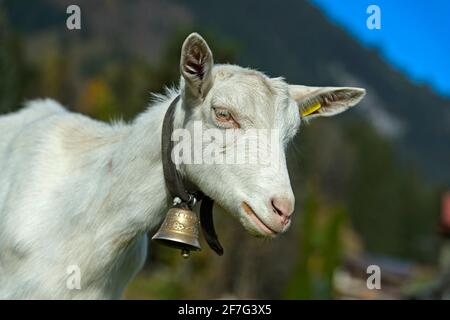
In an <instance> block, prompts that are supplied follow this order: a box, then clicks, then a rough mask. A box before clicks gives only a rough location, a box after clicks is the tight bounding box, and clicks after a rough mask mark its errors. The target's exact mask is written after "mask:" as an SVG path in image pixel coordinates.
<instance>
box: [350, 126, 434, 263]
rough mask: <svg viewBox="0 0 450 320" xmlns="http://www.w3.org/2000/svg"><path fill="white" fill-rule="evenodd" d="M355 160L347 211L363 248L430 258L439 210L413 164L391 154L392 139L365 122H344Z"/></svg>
mask: <svg viewBox="0 0 450 320" xmlns="http://www.w3.org/2000/svg"><path fill="white" fill-rule="evenodd" d="M346 138H347V139H349V140H351V141H352V143H353V146H354V150H355V154H356V159H355V161H354V163H355V167H354V174H353V175H352V182H351V188H350V192H349V199H348V200H347V201H348V204H349V210H350V215H351V217H352V222H353V224H354V226H355V228H356V230H357V231H358V232H359V233H360V234H361V236H362V238H363V241H364V244H365V246H366V249H367V250H369V251H370V252H374V253H382V254H387V255H394V256H402V257H406V258H411V259H419V260H422V261H432V260H433V258H435V255H436V251H435V250H430V248H434V247H436V241H437V239H436V237H437V234H436V232H435V231H436V226H437V217H438V214H439V207H438V201H437V200H438V199H437V194H436V191H435V190H433V189H431V188H430V187H429V186H428V185H427V184H426V183H425V182H424V181H423V180H421V179H420V178H419V175H418V173H417V172H416V171H415V170H414V166H412V165H411V164H409V163H401V162H399V160H398V158H396V157H395V155H394V152H393V149H392V148H393V147H392V144H390V143H389V142H388V141H386V140H384V139H382V138H380V137H379V136H378V135H377V134H376V133H375V132H374V131H373V130H371V129H370V127H369V126H368V125H367V124H365V123H361V122H360V123H356V122H355V123H353V124H352V125H350V126H348V129H347V134H346Z"/></svg>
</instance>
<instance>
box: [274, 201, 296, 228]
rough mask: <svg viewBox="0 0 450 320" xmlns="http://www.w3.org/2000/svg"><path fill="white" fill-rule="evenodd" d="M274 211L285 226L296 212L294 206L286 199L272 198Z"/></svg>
mask: <svg viewBox="0 0 450 320" xmlns="http://www.w3.org/2000/svg"><path fill="white" fill-rule="evenodd" d="M271 203H272V209H273V211H274V212H275V213H277V214H278V215H279V216H280V218H281V222H282V223H283V224H287V223H288V222H289V220H290V218H291V215H292V213H293V212H294V204H293V202H292V201H290V200H288V199H286V198H272V202H271Z"/></svg>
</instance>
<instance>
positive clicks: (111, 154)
mask: <svg viewBox="0 0 450 320" xmlns="http://www.w3.org/2000/svg"><path fill="white" fill-rule="evenodd" d="M180 66H181V80H180V90H176V91H170V92H169V93H168V95H167V96H166V97H164V98H161V100H160V101H158V102H156V103H154V104H153V105H152V106H151V107H150V108H149V109H148V110H147V111H145V112H144V113H142V114H141V115H140V116H139V117H137V118H136V119H135V121H133V122H132V123H131V124H122V123H118V124H112V125H111V124H106V123H102V122H98V121H95V120H92V119H89V118H88V117H86V116H83V115H80V114H75V113H71V112H68V111H66V110H65V109H64V108H63V107H62V106H60V105H59V104H58V103H57V102H54V101H52V100H36V101H32V102H29V103H27V106H26V107H25V108H24V109H22V110H21V111H18V112H16V113H12V114H9V115H5V116H2V117H0V137H1V138H0V298H39V299H49V298H50V299H51V298H81V299H85V298H87V299H99V298H100V299H109V298H120V297H121V295H122V292H123V290H124V289H125V287H126V285H127V283H128V282H129V281H130V279H131V278H132V277H133V276H134V275H135V274H136V272H138V271H139V269H140V268H141V267H142V265H143V263H144V259H145V257H146V253H147V236H146V234H147V233H148V232H149V231H150V232H153V231H155V230H156V228H157V227H158V226H159V225H160V224H161V223H162V221H163V219H164V215H165V213H166V211H167V208H168V203H169V201H171V199H169V195H168V192H167V190H166V188H165V187H164V185H165V183H164V177H163V171H162V163H161V151H160V149H161V127H162V122H163V121H162V120H163V117H164V115H165V112H166V110H167V109H168V107H169V105H170V103H171V102H172V101H173V99H174V98H175V97H176V96H177V95H180V100H179V102H178V104H177V107H176V112H175V119H174V127H175V128H185V129H187V130H193V123H194V122H195V121H202V123H203V128H204V130H206V129H208V128H220V130H227V129H229V128H239V129H238V130H243V129H247V128H269V129H271V128H276V129H279V130H280V132H281V139H282V146H281V156H282V165H281V166H280V167H279V170H276V171H273V170H265V169H264V167H259V166H258V165H255V164H252V165H250V164H243V165H234V166H233V165H229V164H225V165H213V164H191V165H190V164H185V165H180V168H179V169H180V171H181V172H182V175H183V176H184V179H185V180H186V181H188V182H189V183H190V184H192V185H195V186H196V187H197V188H198V189H199V190H202V191H203V192H204V193H206V194H207V195H208V196H210V197H211V198H212V199H214V200H215V201H216V202H217V203H218V204H219V205H220V206H221V207H223V208H224V209H225V210H226V211H228V212H230V213H232V214H233V215H235V216H236V217H237V218H238V219H239V220H240V221H241V223H242V225H243V226H244V227H245V228H246V229H247V230H248V231H250V232H251V233H252V234H255V235H259V236H270V237H273V236H275V235H276V234H277V233H280V232H284V231H285V230H286V229H287V228H288V226H289V224H290V223H289V216H290V214H291V213H292V212H293V208H294V196H293V192H292V190H291V186H290V181H289V176H288V172H287V168H286V163H285V156H284V155H285V153H284V146H285V145H286V143H287V142H288V141H289V140H290V139H291V138H292V137H293V136H294V134H295V133H296V132H297V130H298V128H299V126H300V123H301V121H302V120H304V119H305V118H314V117H316V116H330V115H334V114H337V113H340V112H342V111H344V110H345V109H347V108H348V107H350V106H353V105H355V104H356V103H357V102H358V101H360V100H361V98H362V97H363V95H364V93H365V91H364V90H363V89H359V88H329V87H327V88H315V87H305V86H293V85H288V84H286V83H285V82H284V81H283V80H282V79H280V78H275V79H274V78H269V77H267V76H265V75H264V74H262V73H260V72H257V71H253V70H250V69H245V68H241V67H238V66H234V65H214V64H213V57H212V53H211V51H210V49H209V47H208V45H207V43H206V42H205V41H204V40H203V38H201V37H200V36H199V35H198V34H195V33H194V34H191V35H190V36H189V37H188V38H187V39H186V40H185V42H184V44H183V47H182V52H181V63H180ZM317 103H320V105H318V106H319V107H320V108H319V109H317V108H316V109H317V110H315V111H314V112H313V113H312V114H310V115H308V116H304V117H301V115H300V113H299V108H300V109H303V108H305V107H307V108H309V107H310V106H311V105H312V104H315V105H316V106H317ZM74 266H75V267H74ZM71 268H72V269H71ZM73 268H75V269H73ZM77 268H79V271H80V272H81V286H80V288H76V287H75V288H73V287H70V285H69V286H68V277H70V275H71V272H72V271H73V270H77ZM71 270H72V271H71Z"/></svg>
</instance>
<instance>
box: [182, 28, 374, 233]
mask: <svg viewBox="0 0 450 320" xmlns="http://www.w3.org/2000/svg"><path fill="white" fill-rule="evenodd" d="M180 66H181V82H180V85H181V97H182V110H183V112H185V117H184V119H185V120H184V123H183V129H184V130H186V131H187V132H189V134H190V136H191V137H193V138H192V139H191V141H190V142H189V143H190V144H191V147H192V149H191V150H194V152H193V153H194V154H195V152H196V150H197V151H198V145H197V146H195V144H196V143H197V144H198V143H200V145H201V148H203V149H202V150H203V151H200V152H203V154H204V151H205V150H207V149H208V148H209V150H215V151H217V152H218V153H219V154H222V156H223V157H222V158H220V159H222V162H221V161H217V158H216V159H215V160H214V161H212V162H208V161H205V159H202V161H195V155H194V160H193V161H192V162H193V163H182V164H181V165H180V168H181V170H182V171H183V172H184V174H185V176H186V178H187V180H188V181H190V182H191V183H193V184H194V185H195V186H196V187H198V188H199V189H200V190H202V191H203V192H204V193H206V194H207V195H208V196H210V197H211V198H213V199H214V200H215V201H216V202H217V203H218V204H219V205H220V206H222V207H223V208H224V209H226V210H227V211H229V212H231V213H232V214H233V215H234V216H236V217H237V218H238V219H239V220H240V221H241V223H242V225H243V226H244V227H245V228H246V229H247V230H248V231H249V232H250V233H252V234H254V235H257V236H264V237H273V236H275V235H277V234H279V233H282V232H284V231H285V230H286V229H287V228H288V227H289V225H290V216H291V214H292V212H293V211H294V194H293V192H292V188H291V184H290V180H289V175H288V171H287V167H286V159H285V148H286V145H287V143H288V142H289V141H290V140H291V139H292V138H293V137H294V135H295V134H296V132H297V131H298V128H299V126H300V123H301V122H302V121H305V120H309V119H312V118H315V117H319V116H332V115H335V114H338V113H340V112H342V111H344V110H346V109H347V108H349V107H351V106H354V105H355V104H357V103H358V102H359V101H360V100H361V99H362V97H363V96H364V94H365V90H364V89H360V88H347V87H341V88H335V87H320V88H319V87H306V86H299V85H289V84H287V83H286V82H285V81H284V80H283V79H281V78H269V77H267V76H266V75H264V74H263V73H261V72H258V71H254V70H250V69H246V68H241V67H238V66H234V65H214V62H213V55H212V52H211V50H210V49H209V47H208V44H207V43H206V42H205V40H204V39H203V38H202V37H201V36H199V35H198V34H196V33H193V34H191V35H189V36H188V38H187V39H186V40H185V42H184V44H183V47H182V52H181V61H180ZM199 123H201V127H199V126H198V124H199ZM251 129H257V130H251ZM261 129H262V130H261ZM196 130H197V131H196ZM198 130H200V131H201V132H200V135H199V132H198ZM206 131H209V133H208V134H205V133H206ZM211 132H212V133H213V134H211ZM231 132H233V134H230V135H228V138H227V134H228V133H231ZM221 134H222V137H223V138H220V137H218V135H221ZM264 135H265V138H267V139H265V140H264V139H262V137H263V136H264ZM274 135H275V136H276V137H277V138H276V139H273V136H274ZM269 136H270V137H269ZM205 137H207V138H205ZM212 137H213V138H212ZM230 137H232V138H230ZM255 137H257V140H255V139H254V138H255ZM243 141H246V142H248V143H249V145H250V144H251V143H255V141H258V143H256V144H254V146H256V147H254V148H251V147H250V146H249V145H247V147H245V148H242V143H243ZM261 141H265V143H261ZM274 142H275V143H274ZM240 144H241V145H240ZM239 145H240V146H239ZM269 145H270V147H268V146H269ZM196 148H197V149H196ZM262 151H263V152H262ZM231 152H235V153H236V152H237V153H238V154H237V155H234V156H233V157H231V158H227V155H229V154H230V153H231ZM242 152H247V153H249V154H247V155H245V156H244V157H241V158H240V159H241V160H242V159H244V161H243V163H242V161H240V162H239V161H237V160H236V157H235V156H237V157H239V156H242V155H241V154H239V153H242ZM262 154H264V156H263V158H264V159H259V158H260V157H261V155H262ZM252 156H254V158H253V159H254V160H256V161H249V159H250V158H251V157H252ZM227 159H228V160H230V159H234V162H233V160H232V161H227ZM260 160H264V161H260ZM267 160H270V161H269V162H268V161H267ZM272 162H274V163H276V165H273V163H272Z"/></svg>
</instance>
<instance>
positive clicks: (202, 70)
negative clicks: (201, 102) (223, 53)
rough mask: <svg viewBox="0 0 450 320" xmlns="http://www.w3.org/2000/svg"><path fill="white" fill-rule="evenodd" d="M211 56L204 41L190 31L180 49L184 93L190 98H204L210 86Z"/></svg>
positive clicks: (212, 63)
mask: <svg viewBox="0 0 450 320" xmlns="http://www.w3.org/2000/svg"><path fill="white" fill-rule="evenodd" d="M213 65H214V62H213V56H212V52H211V50H210V49H209V47H208V44H207V43H206V41H205V40H204V39H203V38H202V37H201V36H200V35H199V34H198V33H191V34H190V35H189V36H188V37H187V38H186V40H184V43H183V47H182V49H181V60H180V69H181V75H182V76H183V78H184V80H185V93H186V94H189V95H190V96H191V97H192V98H194V99H198V98H204V97H205V96H206V94H207V93H208V91H209V89H210V88H211V86H212V68H213Z"/></svg>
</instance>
